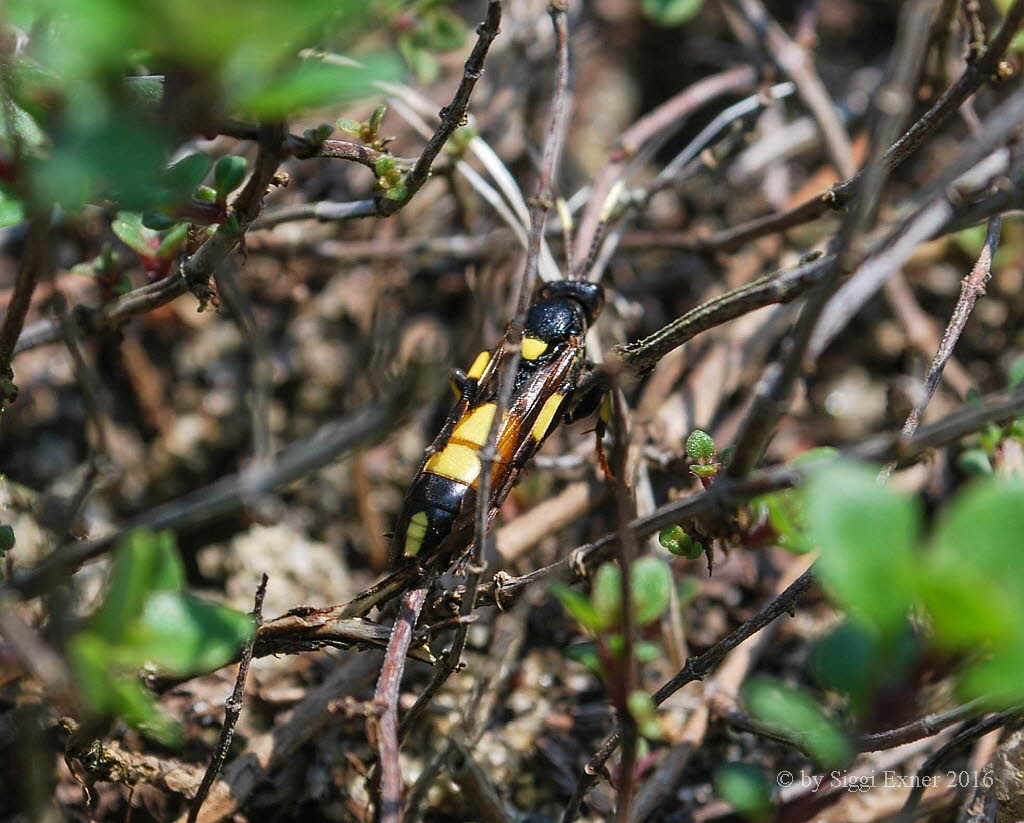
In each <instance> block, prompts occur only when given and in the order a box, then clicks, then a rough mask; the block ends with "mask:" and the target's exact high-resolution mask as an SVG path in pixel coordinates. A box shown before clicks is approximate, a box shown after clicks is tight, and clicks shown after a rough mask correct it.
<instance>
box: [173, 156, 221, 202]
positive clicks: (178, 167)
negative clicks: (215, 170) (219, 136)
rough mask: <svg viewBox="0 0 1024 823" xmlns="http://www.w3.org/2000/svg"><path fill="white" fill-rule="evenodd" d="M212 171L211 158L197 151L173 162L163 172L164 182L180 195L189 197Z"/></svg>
mask: <svg viewBox="0 0 1024 823" xmlns="http://www.w3.org/2000/svg"><path fill="white" fill-rule="evenodd" d="M209 171H210V158H209V157H207V156H206V155H205V154H202V153H200V152H196V153H194V154H189V155H186V156H185V157H182V158H181V160H179V161H178V162H177V163H172V164H171V165H170V166H168V167H167V169H166V170H165V171H164V174H163V183H164V185H166V186H167V187H168V188H169V189H171V190H172V191H173V192H174V193H175V194H176V195H177V196H179V197H187V196H188V195H189V194H190V193H191V192H192V189H194V188H195V187H196V186H198V185H199V184H200V183H202V182H203V180H205V179H206V175H207V174H208V173H209Z"/></svg>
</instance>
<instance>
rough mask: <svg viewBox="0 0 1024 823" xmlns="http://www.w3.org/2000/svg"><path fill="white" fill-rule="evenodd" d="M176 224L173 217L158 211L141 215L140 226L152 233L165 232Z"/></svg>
mask: <svg viewBox="0 0 1024 823" xmlns="http://www.w3.org/2000/svg"><path fill="white" fill-rule="evenodd" d="M176 223H177V221H176V220H175V219H174V218H173V217H168V216H167V215H166V214H163V213H162V212H158V211H147V212H145V213H144V214H143V215H142V225H143V226H145V227H146V228H147V229H152V230H153V231H167V229H169V228H171V227H172V226H174V225H175V224H176Z"/></svg>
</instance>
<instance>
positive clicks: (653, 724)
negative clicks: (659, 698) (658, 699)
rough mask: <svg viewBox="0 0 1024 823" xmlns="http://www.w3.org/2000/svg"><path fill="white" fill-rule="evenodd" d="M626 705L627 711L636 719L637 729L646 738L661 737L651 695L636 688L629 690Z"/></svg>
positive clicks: (655, 738) (659, 725)
mask: <svg viewBox="0 0 1024 823" xmlns="http://www.w3.org/2000/svg"><path fill="white" fill-rule="evenodd" d="M626 706H627V707H628V708H629V713H630V714H631V715H632V716H633V719H634V720H635V721H636V726H637V730H638V731H639V732H640V734H642V735H643V736H644V737H646V738H647V739H648V740H660V739H661V724H660V723H658V710H657V709H656V708H655V706H654V701H653V700H652V699H651V696H650V695H649V694H648V693H647V692H645V691H643V690H642V689H637V690H635V691H633V692H630V694H629V696H628V697H627V698H626Z"/></svg>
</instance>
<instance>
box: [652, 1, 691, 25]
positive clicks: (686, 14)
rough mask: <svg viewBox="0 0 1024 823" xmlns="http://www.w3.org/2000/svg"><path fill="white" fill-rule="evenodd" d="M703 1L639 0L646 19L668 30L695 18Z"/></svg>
mask: <svg viewBox="0 0 1024 823" xmlns="http://www.w3.org/2000/svg"><path fill="white" fill-rule="evenodd" d="M703 5H704V0H641V4H640V6H641V8H642V9H643V12H644V14H645V15H647V17H648V19H650V20H652V21H654V22H655V23H657V24H658V25H659V26H663V27H665V28H670V27H672V26H678V25H679V24H680V23H685V22H686V21H687V20H690V19H692V18H694V17H696V16H697V14H698V12H700V10H701V8H702V7H703Z"/></svg>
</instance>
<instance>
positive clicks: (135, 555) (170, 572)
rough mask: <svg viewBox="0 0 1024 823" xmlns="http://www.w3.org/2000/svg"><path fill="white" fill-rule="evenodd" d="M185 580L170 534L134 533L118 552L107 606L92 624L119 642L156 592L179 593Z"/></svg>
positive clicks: (106, 598)
mask: <svg viewBox="0 0 1024 823" xmlns="http://www.w3.org/2000/svg"><path fill="white" fill-rule="evenodd" d="M183 581H184V570H183V569H182V567H181V561H180V560H179V558H178V553H177V551H176V549H175V548H174V538H173V537H172V536H171V534H170V533H169V532H162V533H160V534H154V533H153V532H151V531H149V530H147V529H138V530H136V531H133V532H131V533H130V534H129V535H127V536H126V537H124V538H123V539H122V540H121V542H120V543H118V545H117V548H116V549H115V550H114V562H113V565H112V567H111V571H110V583H109V584H108V587H107V592H106V594H105V596H104V598H103V605H102V606H100V608H99V609H98V610H97V612H96V613H95V614H94V615H93V617H92V620H91V622H90V626H91V628H92V630H93V631H95V632H96V633H97V635H98V636H99V637H101V638H103V639H104V640H106V641H107V642H110V643H116V642H118V641H119V640H120V639H121V638H122V637H123V636H124V634H125V632H126V631H127V630H128V628H129V627H130V625H131V623H132V621H134V620H136V619H137V618H139V617H140V616H141V615H142V612H143V609H144V608H145V605H146V600H147V598H148V597H149V596H150V595H151V594H152V593H153V592H158V591H177V590H179V589H180V588H181V587H182V584H183Z"/></svg>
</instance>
